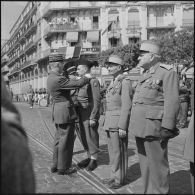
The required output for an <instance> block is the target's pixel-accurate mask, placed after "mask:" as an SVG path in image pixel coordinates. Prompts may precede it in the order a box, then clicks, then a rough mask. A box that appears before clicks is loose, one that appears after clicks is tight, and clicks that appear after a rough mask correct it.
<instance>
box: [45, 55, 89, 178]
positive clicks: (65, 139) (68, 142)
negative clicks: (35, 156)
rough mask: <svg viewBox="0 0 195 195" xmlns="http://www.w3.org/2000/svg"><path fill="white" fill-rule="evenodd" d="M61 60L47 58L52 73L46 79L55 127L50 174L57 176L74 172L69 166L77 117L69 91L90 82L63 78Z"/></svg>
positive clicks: (87, 79) (84, 79)
mask: <svg viewBox="0 0 195 195" xmlns="http://www.w3.org/2000/svg"><path fill="white" fill-rule="evenodd" d="M63 60H64V59H63V55H60V54H58V55H51V56H49V65H50V67H51V70H52V71H51V72H50V74H49V76H48V79H47V89H48V91H49V93H50V94H51V96H52V98H53V102H54V103H53V108H52V118H53V121H54V123H55V127H56V132H55V138H54V149H53V165H52V167H51V172H57V173H58V174H59V175H64V174H71V173H73V172H75V170H74V169H71V164H72V155H73V146H74V123H75V120H76V119H77V115H76V111H75V109H74V105H73V102H72V99H71V97H70V90H72V89H75V88H79V87H82V86H83V85H85V84H87V83H89V81H90V79H89V78H86V77H83V78H81V79H79V80H71V79H69V78H67V77H65V76H63V75H62V73H63V67H64V62H63Z"/></svg>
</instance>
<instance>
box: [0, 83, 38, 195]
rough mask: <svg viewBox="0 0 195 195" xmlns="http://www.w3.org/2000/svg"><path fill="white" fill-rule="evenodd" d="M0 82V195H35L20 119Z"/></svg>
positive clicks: (33, 180)
mask: <svg viewBox="0 0 195 195" xmlns="http://www.w3.org/2000/svg"><path fill="white" fill-rule="evenodd" d="M8 94H9V93H8V91H7V90H6V87H5V84H4V82H3V81H2V80H1V193H2V194H11V193H14V194H15V193H16V194H17V193H21V194H23V193H24V194H26V193H35V187H36V186H35V175H34V171H33V162H32V160H33V159H32V155H31V152H30V149H29V145H28V138H27V135H26V133H25V131H24V129H23V127H22V125H21V117H20V114H19V112H18V110H17V109H16V107H15V106H14V104H13V103H12V102H11V98H9V95H8Z"/></svg>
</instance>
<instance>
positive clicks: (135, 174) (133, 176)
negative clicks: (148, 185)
mask: <svg viewBox="0 0 195 195" xmlns="http://www.w3.org/2000/svg"><path fill="white" fill-rule="evenodd" d="M140 177H141V171H140V166H139V163H135V164H133V165H131V166H130V167H129V168H128V170H127V177H126V180H125V183H126V184H130V183H132V182H134V181H135V180H137V179H139V178H140Z"/></svg>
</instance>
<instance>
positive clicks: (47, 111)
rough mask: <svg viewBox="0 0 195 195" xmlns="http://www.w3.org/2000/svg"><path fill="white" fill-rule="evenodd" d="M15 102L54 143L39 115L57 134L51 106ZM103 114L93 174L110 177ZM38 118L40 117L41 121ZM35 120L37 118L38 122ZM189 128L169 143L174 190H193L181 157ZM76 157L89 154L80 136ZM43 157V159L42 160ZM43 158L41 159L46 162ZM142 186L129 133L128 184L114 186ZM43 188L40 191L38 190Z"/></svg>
mask: <svg viewBox="0 0 195 195" xmlns="http://www.w3.org/2000/svg"><path fill="white" fill-rule="evenodd" d="M16 106H17V107H18V108H19V110H20V112H21V115H22V119H23V123H24V125H25V126H27V127H28V129H31V131H32V132H33V133H34V134H35V135H37V137H38V136H40V138H39V139H40V140H42V141H44V142H45V143H47V145H48V146H50V147H51V146H52V143H51V142H52V140H50V142H49V139H48V138H47V133H46V132H45V133H43V132H41V133H40V131H41V129H43V128H44V127H43V123H42V124H41V121H40V117H39V115H38V112H40V113H41V115H42V117H43V119H44V121H45V122H46V124H47V125H48V127H49V128H50V130H51V131H52V134H54V128H53V127H54V126H53V124H52V123H51V107H46V108H44V107H41V108H39V107H38V106H35V107H34V108H33V109H30V108H29V105H28V104H27V103H16ZM102 119H103V118H102V117H101V119H100V125H99V130H98V132H99V137H100V140H99V145H100V150H101V152H100V153H99V155H98V167H97V169H95V170H94V171H93V172H92V173H91V174H92V175H94V176H95V177H98V178H99V179H105V178H109V176H110V166H109V156H108V149H107V142H106V134H105V132H104V131H103V130H102V128H101V127H102ZM38 120H39V121H38ZM34 121H37V123H35V122H34ZM186 131H187V129H181V132H180V135H179V136H178V137H176V138H174V139H172V140H171V141H170V143H169V153H170V154H171V155H169V164H170V170H171V179H170V184H171V192H170V193H171V194H191V185H190V175H189V171H188V170H189V162H187V161H186V160H184V159H182V155H183V154H182V153H183V146H184V142H185V137H186ZM73 158H74V159H75V160H76V161H77V162H79V161H81V160H83V159H85V158H86V154H85V152H84V150H83V147H82V145H81V143H80V141H79V139H78V138H76V140H75V144H74V156H73ZM39 161H41V159H40V160H39ZM43 161H44V160H42V161H41V162H40V163H41V164H43ZM141 189H142V182H141V173H140V168H139V159H138V156H137V150H136V146H135V140H134V137H133V136H129V143H128V172H127V180H126V185H125V186H123V187H121V188H120V189H118V190H115V191H116V193H123V194H133V193H140V192H141ZM39 192H41V191H39Z"/></svg>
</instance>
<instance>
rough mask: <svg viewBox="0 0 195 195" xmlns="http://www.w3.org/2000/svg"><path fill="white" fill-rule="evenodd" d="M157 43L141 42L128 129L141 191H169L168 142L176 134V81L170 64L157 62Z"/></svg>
mask: <svg viewBox="0 0 195 195" xmlns="http://www.w3.org/2000/svg"><path fill="white" fill-rule="evenodd" d="M159 51H160V46H159V45H158V44H157V43H156V42H154V41H150V40H147V41H143V42H142V43H141V48H140V57H139V58H138V60H139V64H138V67H141V68H142V69H143V75H142V76H141V78H140V80H139V81H138V83H137V86H136V89H135V93H134V97H133V106H132V110H131V117H130V124H129V131H130V133H132V134H133V135H135V139H136V144H137V150H138V156H139V162H140V169H141V176H142V181H143V187H142V189H143V193H144V194H168V193H169V181H170V169H169V162H168V147H167V146H168V141H169V139H170V138H173V137H175V136H177V135H178V129H177V128H176V119H177V115H178V111H179V89H178V86H179V83H178V76H177V72H176V71H174V69H173V66H172V65H166V64H163V63H160V62H159V60H160V56H159Z"/></svg>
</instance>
